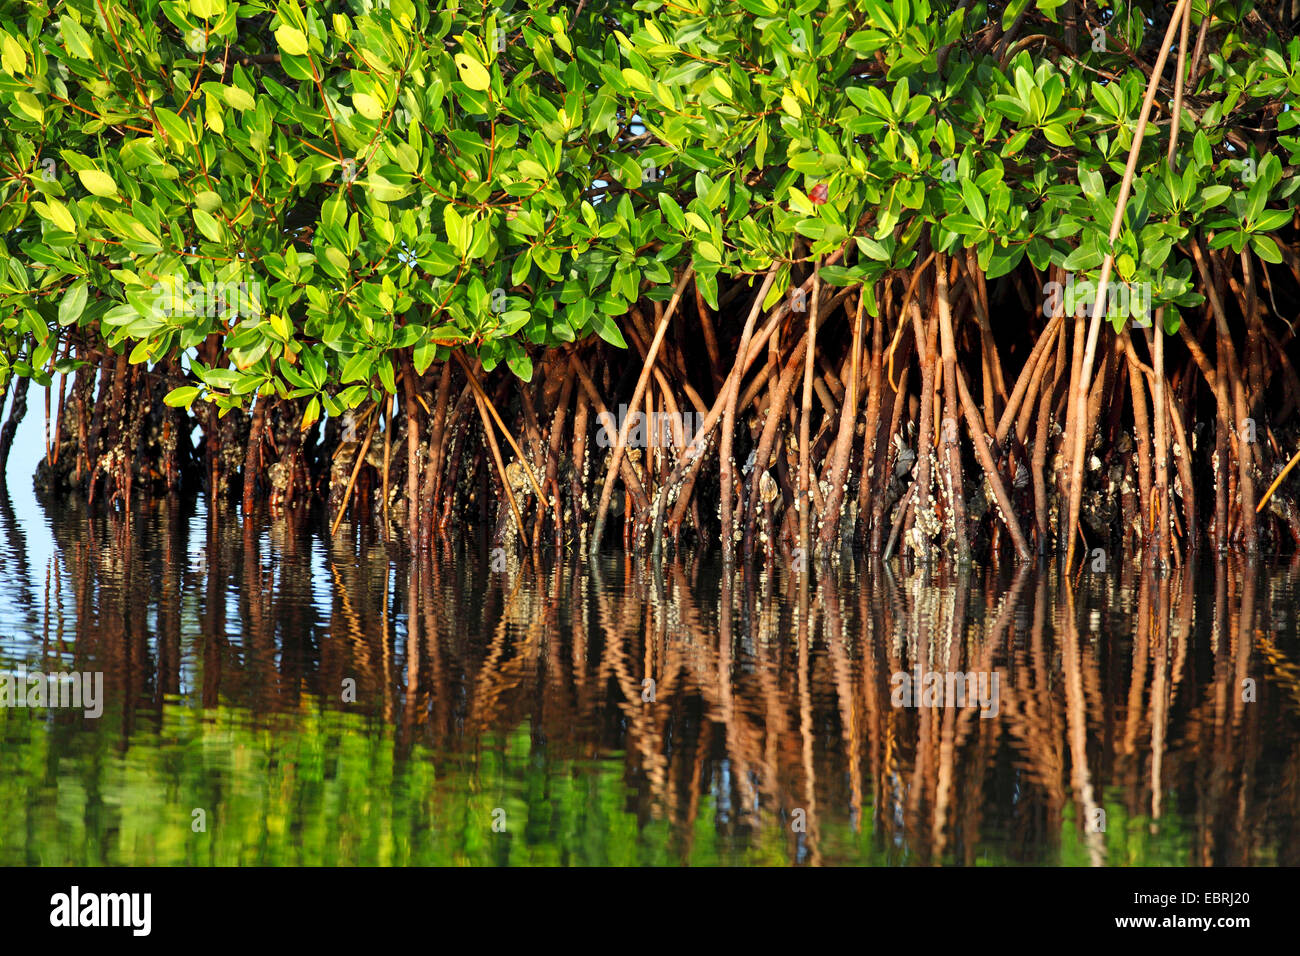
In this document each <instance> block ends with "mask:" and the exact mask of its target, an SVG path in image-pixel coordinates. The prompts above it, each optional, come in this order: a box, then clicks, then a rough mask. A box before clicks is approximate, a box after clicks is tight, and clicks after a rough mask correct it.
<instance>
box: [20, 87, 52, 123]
mask: <svg viewBox="0 0 1300 956" xmlns="http://www.w3.org/2000/svg"><path fill="white" fill-rule="evenodd" d="M14 102H15V103H17V104H18V108H19V109H20V110H22V111H23V112H24V113H26V114H27V115H28V116H30V117H31V118H32V119H34V120H36V122H38V123H42V122H44V121H45V110H44V108H42V106H41V101H40V100H38V99H37V98H36V97H34V96H33V95H32V94H31V93H28V92H27V91H26V90H19V91H18V92H17V93H15V94H14Z"/></svg>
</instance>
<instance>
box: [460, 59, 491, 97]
mask: <svg viewBox="0 0 1300 956" xmlns="http://www.w3.org/2000/svg"><path fill="white" fill-rule="evenodd" d="M452 59H453V60H454V61H455V63H456V72H457V73H459V74H460V81H461V82H462V83H464V84H465V85H466V86H468V87H469V88H470V89H471V90H486V89H487V88H488V87H489V86H490V85H491V84H492V77H491V76H490V75H489V74H488V71H487V70H486V69H484V68H483V64H482V63H479V62H478V61H477V60H475V59H474V58H473V57H471V56H470V55H469V54H467V53H457V54H456V55H455V56H454V57H453V58H452Z"/></svg>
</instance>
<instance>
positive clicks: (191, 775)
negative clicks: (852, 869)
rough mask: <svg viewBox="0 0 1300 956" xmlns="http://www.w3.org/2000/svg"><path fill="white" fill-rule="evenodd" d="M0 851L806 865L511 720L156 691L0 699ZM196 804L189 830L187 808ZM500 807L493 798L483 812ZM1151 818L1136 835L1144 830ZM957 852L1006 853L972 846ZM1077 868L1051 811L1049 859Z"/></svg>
mask: <svg viewBox="0 0 1300 956" xmlns="http://www.w3.org/2000/svg"><path fill="white" fill-rule="evenodd" d="M0 741H2V742H3V747H2V749H0V864H3V865H6V866H9V865H62V866H69V865H70V866H104V865H134V866H140V865H144V866H153V865H171V866H176V865H184V866H195V865H199V866H206V865H216V866H241V865H243V866H247V865H257V866H338V865H342V866H349V865H361V866H409V865H415V866H455V865H474V866H496V865H512V866H520V865H578V866H586V865H598V866H605V865H608V866H633V865H642V866H644V865H676V864H682V863H686V864H690V865H695V866H709V865H718V864H735V865H777V866H781V865H788V864H789V863H791V862H795V863H798V862H806V859H807V855H806V853H805V852H804V847H803V841H802V839H801V837H800V835H798V834H795V833H792V832H791V830H790V821H789V820H778V819H773V820H772V821H771V823H770V825H767V826H764V827H761V828H758V829H755V828H751V827H748V826H745V827H731V826H729V825H727V824H726V823H725V820H724V818H725V816H726V814H725V812H724V811H720V810H719V807H718V803H717V800H716V799H715V798H714V797H713V796H712V795H708V794H705V795H703V796H702V797H701V800H700V807H699V813H698V814H697V815H696V817H695V820H694V822H693V824H690V825H688V826H686V827H674V826H673V825H671V824H670V823H668V822H667V821H666V820H664V819H658V818H655V817H653V816H650V817H644V816H639V815H638V813H637V812H635V811H634V810H633V809H630V808H631V807H633V806H634V805H635V803H636V794H635V792H634V791H633V789H631V788H629V786H628V784H627V782H626V781H625V780H624V764H623V761H622V759H621V755H620V754H617V753H615V754H610V755H609V756H608V758H607V759H600V760H580V759H573V758H569V757H557V756H552V755H551V754H549V753H548V748H547V747H546V745H545V744H538V743H536V742H534V741H533V740H532V739H531V736H530V732H529V728H528V727H526V726H524V727H520V728H517V729H516V730H514V731H513V732H511V733H509V734H508V735H505V736H502V735H499V734H496V735H493V734H489V735H485V736H484V737H483V738H482V739H481V740H480V741H479V745H480V749H479V750H478V752H477V753H470V754H450V755H442V756H441V757H440V756H439V755H435V754H433V753H431V752H429V751H428V750H427V749H426V748H424V747H423V746H421V745H419V744H416V745H415V746H414V747H413V748H412V750H411V752H409V753H405V754H404V753H401V752H400V747H399V745H398V744H397V742H396V741H395V739H394V735H393V733H392V731H391V730H390V729H387V728H385V727H384V725H383V723H382V721H378V720H375V719H372V718H370V717H366V716H362V715H357V714H349V713H345V712H340V711H335V710H314V709H310V708H306V709H304V710H303V711H302V712H300V713H288V714H277V715H271V716H267V717H257V718H254V717H252V716H251V715H250V714H249V713H248V712H246V711H244V710H241V709H237V708H231V707H227V706H221V707H217V708H215V709H211V710H208V711H200V710H196V709H194V708H192V707H190V706H187V705H185V704H184V703H181V702H174V701H169V702H168V703H167V704H166V705H165V707H164V708H163V711H162V714H161V723H160V724H159V725H157V726H150V727H138V728H137V729H136V730H135V731H134V732H133V733H129V734H124V733H123V726H122V715H121V713H120V712H115V713H106V714H105V716H104V718H103V719H102V721H97V722H90V721H84V722H83V721H82V720H81V719H80V718H79V717H78V718H76V719H75V720H66V719H63V718H62V717H59V718H56V719H50V718H49V716H48V713H41V712H35V711H18V710H4V709H0ZM196 809H201V810H203V811H204V813H205V822H206V831H205V832H196V831H195V829H194V828H195V826H196V822H195V821H196V816H195V814H194V811H195V810H196ZM502 811H504V813H502ZM1106 811H1107V819H1108V821H1109V823H1110V826H1108V827H1107V831H1106V835H1105V843H1106V855H1107V858H1108V860H1109V861H1110V862H1111V863H1123V864H1134V865H1174V864H1179V863H1182V862H1185V861H1186V859H1187V853H1188V840H1187V838H1186V836H1185V835H1184V834H1183V833H1182V832H1181V830H1180V828H1179V827H1178V826H1177V824H1176V822H1175V821H1174V820H1171V819H1165V820H1163V821H1162V822H1161V825H1160V827H1159V828H1153V827H1152V826H1151V821H1150V820H1149V819H1148V818H1146V817H1141V816H1132V817H1130V816H1128V815H1127V814H1126V812H1125V810H1124V808H1123V806H1122V804H1120V803H1118V802H1109V801H1108V802H1107V803H1106ZM816 825H817V828H818V831H819V832H818V839H819V847H820V857H821V862H823V863H842V864H861V865H890V864H899V863H908V862H910V854H908V853H907V852H906V851H905V849H904V848H903V847H901V846H898V845H896V844H895V842H894V841H889V842H888V843H885V844H883V845H882V841H880V840H878V839H877V838H876V833H875V828H874V827H873V819H872V816H871V814H870V812H869V810H868V812H866V813H865V814H864V818H863V820H862V825H861V827H859V828H857V829H856V830H855V828H854V827H853V826H852V825H851V823H850V821H848V820H845V819H830V820H821V821H819V822H818V823H817V824H816ZM1153 831H1154V832H1153ZM973 862H974V863H975V864H976V865H1001V864H1005V863H1008V862H1010V861H1008V860H1007V859H1005V858H1004V857H1002V856H1001V855H1000V854H998V853H996V852H987V851H985V852H981V853H980V854H979V856H978V857H977V858H976V859H975V860H974V861H973ZM1040 862H1043V863H1059V864H1064V865H1088V863H1089V855H1088V850H1087V848H1086V847H1085V846H1084V843H1083V841H1082V840H1081V839H1080V836H1079V832H1078V827H1076V825H1075V823H1074V820H1073V811H1072V809H1071V808H1067V809H1066V811H1065V814H1064V820H1063V823H1062V827H1061V833H1060V842H1059V855H1058V856H1056V857H1054V858H1050V859H1044V860H1042V861H1040Z"/></svg>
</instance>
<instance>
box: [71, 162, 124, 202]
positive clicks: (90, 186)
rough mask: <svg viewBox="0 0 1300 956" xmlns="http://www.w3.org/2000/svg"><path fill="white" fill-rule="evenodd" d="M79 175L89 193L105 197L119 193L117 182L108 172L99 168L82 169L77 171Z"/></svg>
mask: <svg viewBox="0 0 1300 956" xmlns="http://www.w3.org/2000/svg"><path fill="white" fill-rule="evenodd" d="M77 176H78V178H80V179H81V185H83V186H85V187H86V191H87V192H89V193H92V194H94V195H96V196H104V197H109V196H116V195H117V183H116V182H115V181H114V180H113V177H112V176H110V175H109V174H108V173H105V172H101V171H100V170H98V169H81V170H78V171H77Z"/></svg>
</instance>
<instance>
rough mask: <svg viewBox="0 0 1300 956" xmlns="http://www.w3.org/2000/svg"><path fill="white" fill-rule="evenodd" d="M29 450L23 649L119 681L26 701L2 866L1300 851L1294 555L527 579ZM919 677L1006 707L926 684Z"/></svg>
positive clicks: (0, 820)
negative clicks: (907, 688)
mask: <svg viewBox="0 0 1300 956" xmlns="http://www.w3.org/2000/svg"><path fill="white" fill-rule="evenodd" d="M30 426H31V423H27V424H25V425H24V433H25V434H27V435H28V444H27V448H28V451H30V450H31V448H30V446H31V441H30V432H31V427H30ZM23 448H24V446H23V444H22V443H21V442H20V444H19V447H18V449H17V450H16V451H15V455H14V461H13V462H11V465H10V489H9V491H8V494H7V495H6V496H3V497H2V498H0V671H7V672H10V673H14V672H19V673H53V672H56V671H69V672H70V671H88V672H102V673H103V675H104V682H105V696H106V698H107V701H106V704H105V709H104V713H103V715H102V716H101V717H99V718H98V719H93V718H88V717H86V716H85V714H84V713H82V712H80V711H73V710H71V709H45V710H39V709H28V708H0V864H72V865H117V864H130V865H151V864H220V865H234V864H325V865H336V864H381V865H387V864H396V865H405V864H480V865H494V864H575V865H580V864H669V865H677V864H693V865H708V864H763V865H769V864H770V865H789V864H808V865H830V864H870V865H915V864H932V863H936V862H946V863H961V864H968V865H1000V864H1065V865H1132V864H1142V865H1165V864H1180V865H1192V866H1200V865H1222V864H1240V865H1250V864H1266V865H1267V864H1290V865H1296V864H1297V863H1300V841H1297V839H1296V836H1297V833H1296V828H1297V820H1298V819H1300V717H1298V715H1300V669H1298V668H1297V666H1296V662H1297V661H1300V637H1298V636H1297V615H1296V610H1295V609H1296V600H1297V566H1296V564H1295V563H1294V562H1292V563H1289V564H1281V563H1276V562H1273V563H1270V562H1261V563H1259V564H1252V565H1248V564H1243V563H1239V562H1236V561H1230V562H1223V561H1219V560H1214V559H1207V558H1205V557H1203V558H1202V559H1200V560H1199V561H1198V562H1197V563H1196V565H1195V566H1194V567H1189V568H1182V569H1179V570H1177V571H1176V572H1175V573H1174V574H1172V575H1170V576H1168V577H1165V578H1159V579H1153V578H1149V577H1143V576H1142V575H1140V574H1138V573H1136V572H1135V571H1134V570H1133V569H1130V568H1123V567H1117V566H1114V567H1112V568H1111V570H1110V571H1109V572H1108V573H1095V572H1092V571H1085V572H1084V573H1083V575H1082V576H1081V577H1080V578H1079V580H1078V583H1077V587H1076V588H1075V589H1074V592H1073V594H1071V592H1070V590H1069V589H1068V588H1063V586H1062V582H1061V581H1060V579H1059V575H1058V574H1057V572H1056V571H1055V570H1054V569H1053V568H1052V567H1051V566H1046V567H1043V568H1025V569H1020V570H1017V569H1015V568H1005V569H1001V570H990V569H981V568H977V569H974V570H972V571H970V572H969V573H966V574H956V573H954V572H952V571H948V570H942V569H940V570H935V571H931V572H929V573H924V572H914V571H910V570H907V569H905V568H903V567H902V566H901V565H899V564H897V563H895V564H894V565H892V566H889V567H884V566H880V565H875V566H873V565H871V564H870V563H868V562H859V563H856V564H848V565H846V566H844V567H842V568H839V569H837V570H835V571H833V572H831V573H823V574H815V575H812V576H810V579H809V580H803V579H801V578H800V576H798V575H792V574H788V573H786V572H784V571H780V570H777V571H773V572H772V573H770V574H762V575H757V576H749V577H745V576H742V575H734V576H725V577H724V576H723V575H722V574H721V570H720V567H719V566H718V565H717V563H716V562H713V561H710V560H709V559H707V558H701V559H698V560H694V561H689V562H684V563H677V564H673V563H668V564H665V565H663V566H661V567H658V568H656V567H654V566H652V565H648V564H646V563H642V562H640V561H634V560H631V559H625V558H623V557H622V556H617V555H610V556H607V557H606V558H604V559H603V560H601V561H599V562H596V563H589V562H587V561H585V560H584V561H579V560H568V561H561V562H555V561H550V562H546V563H544V564H542V565H540V566H537V565H532V564H527V563H525V564H519V563H517V562H511V563H509V565H508V566H507V567H506V568H505V570H498V571H494V570H493V566H494V563H493V560H492V556H491V555H490V553H489V552H488V551H487V549H486V547H485V546H483V545H482V544H481V543H478V544H475V543H469V544H464V543H462V544H460V545H458V546H452V545H451V544H447V545H444V546H441V547H440V548H439V552H438V554H437V555H436V556H434V557H433V558H431V559H429V560H426V561H423V562H419V563H411V562H408V561H406V560H405V559H404V558H403V557H402V556H401V554H400V549H397V548H392V549H390V548H389V547H388V546H387V545H386V544H385V542H384V540H383V539H382V536H379V535H377V534H369V533H367V534H363V533H360V532H358V531H356V530H355V529H350V528H349V527H348V526H347V525H346V524H345V525H343V526H342V527H341V529H340V532H339V534H338V536H337V538H335V539H333V540H331V539H330V538H329V536H328V531H327V529H326V528H324V527H322V526H321V525H320V524H319V523H314V522H312V521H309V520H305V519H304V520H297V521H278V522H269V523H268V522H260V523H258V522H255V523H250V524H248V525H247V526H245V525H244V524H241V523H240V521H239V519H238V515H237V514H235V513H231V514H229V515H222V516H221V517H220V520H219V521H218V522H216V523H215V526H214V522H212V521H211V520H210V516H209V514H208V512H207V510H206V508H205V506H204V503H203V502H202V501H200V502H198V503H196V504H194V505H191V506H189V507H188V508H184V507H181V506H179V505H169V504H167V503H159V504H157V505H150V506H147V507H142V508H140V509H138V510H137V511H136V512H135V513H134V514H133V516H132V519H131V521H130V523H129V524H127V523H126V522H124V521H123V520H121V518H120V517H110V516H103V515H100V516H95V517H91V516H88V515H87V514H85V513H84V512H82V511H80V510H78V509H76V508H71V507H67V506H62V505H60V506H51V507H50V508H48V509H45V508H42V507H41V506H40V505H38V504H37V503H36V502H35V500H34V498H33V497H32V494H31V491H30V478H29V477H28V474H26V473H24V472H29V471H30V466H31V458H30V457H28V458H27V460H26V461H22V460H21V459H22V457H23V456H22V455H21V451H22V449H23ZM36 453H37V454H39V452H36ZM918 673H919V674H920V675H922V676H923V675H926V674H931V673H934V674H939V675H946V674H950V673H951V674H956V673H961V674H963V675H965V674H970V675H979V674H983V675H996V677H997V684H996V688H997V697H996V702H995V707H988V706H984V707H981V704H980V702H979V701H977V700H972V699H968V700H966V701H965V705H964V706H943V705H932V706H897V703H898V701H897V695H896V694H895V692H894V691H895V688H896V686H898V684H899V681H898V679H897V678H896V677H895V675H899V674H918ZM651 682H653V683H651ZM913 703H920V702H919V701H914V702H913ZM943 703H950V702H940V704H943ZM994 710H995V711H996V713H994V712H993V711H994ZM982 712H983V714H984V716H981V713H982ZM196 811H197V812H196Z"/></svg>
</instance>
